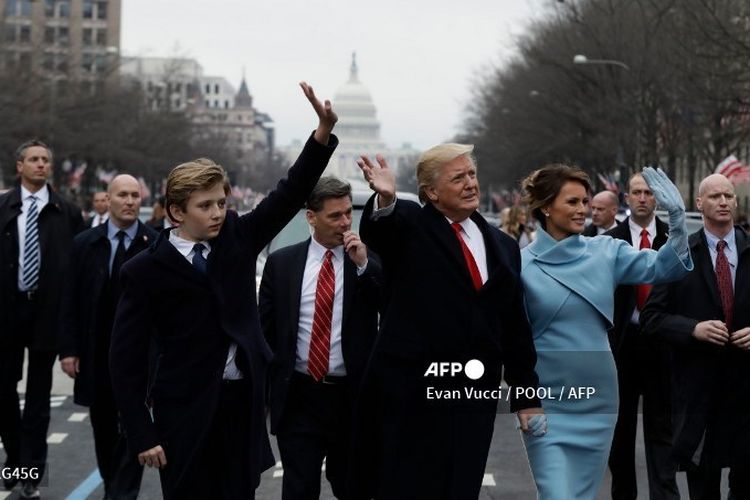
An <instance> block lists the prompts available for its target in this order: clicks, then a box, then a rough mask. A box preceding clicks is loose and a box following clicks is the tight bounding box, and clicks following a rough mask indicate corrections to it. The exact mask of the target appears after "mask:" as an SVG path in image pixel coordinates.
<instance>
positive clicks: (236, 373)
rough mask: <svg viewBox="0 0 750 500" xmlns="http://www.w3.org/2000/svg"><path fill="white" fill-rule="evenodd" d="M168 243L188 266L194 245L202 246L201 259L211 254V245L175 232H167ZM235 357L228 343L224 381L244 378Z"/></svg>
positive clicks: (235, 346)
mask: <svg viewBox="0 0 750 500" xmlns="http://www.w3.org/2000/svg"><path fill="white" fill-rule="evenodd" d="M169 242H170V243H171V244H172V245H174V247H175V248H176V249H177V251H178V252H180V253H181V254H182V256H183V257H185V258H186V259H187V261H188V262H189V263H190V265H191V266H192V265H193V257H194V256H195V251H194V250H193V247H194V246H195V244H196V243H201V244H203V257H204V258H206V259H208V254H209V253H211V244H210V243H209V242H207V241H201V242H197V241H190V240H186V239H184V238H180V237H179V236H177V234H176V232H175V231H170V232H169ZM236 356H237V344H236V343H235V342H230V344H229V352H228V353H227V360H226V362H225V363H224V376H223V378H224V380H239V379H241V378H244V377H243V376H242V370H240V369H239V368H237V363H235V361H234V358H235V357H236Z"/></svg>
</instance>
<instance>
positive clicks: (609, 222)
mask: <svg viewBox="0 0 750 500" xmlns="http://www.w3.org/2000/svg"><path fill="white" fill-rule="evenodd" d="M619 206H620V200H619V199H618V198H617V195H616V194H615V193H613V192H612V191H601V192H599V193H596V196H594V197H593V198H592V199H591V224H589V225H588V226H586V228H585V229H584V230H583V235H584V236H598V235H600V234H604V233H606V232H607V231H609V230H610V229H614V228H615V227H616V226H617V219H615V216H616V215H617V208H618V207H619Z"/></svg>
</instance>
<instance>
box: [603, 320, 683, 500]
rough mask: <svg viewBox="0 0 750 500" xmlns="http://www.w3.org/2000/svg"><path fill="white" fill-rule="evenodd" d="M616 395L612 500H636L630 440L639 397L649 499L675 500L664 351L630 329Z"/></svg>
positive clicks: (619, 363) (618, 359)
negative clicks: (618, 395) (617, 407)
mask: <svg viewBox="0 0 750 500" xmlns="http://www.w3.org/2000/svg"><path fill="white" fill-rule="evenodd" d="M615 361H616V362H617V376H618V385H619V392H620V409H619V413H618V415H617V425H616V426H615V434H614V437H613V439H612V450H611V451H610V454H609V469H610V471H611V472H612V498H613V499H614V500H620V499H628V500H630V499H634V498H637V497H638V487H637V482H636V473H635V438H636V429H637V426H638V407H639V405H638V403H639V399H640V397H641V395H642V396H643V440H644V446H645V449H646V468H647V471H648V485H649V498H651V499H652V500H658V499H679V498H680V494H679V490H678V489H677V482H676V479H675V475H676V472H677V464H676V462H675V461H674V459H673V458H672V456H671V447H672V424H671V414H670V404H669V401H670V391H669V380H670V374H669V358H668V354H667V352H666V350H665V349H664V347H663V345H662V344H660V343H659V342H658V341H656V340H655V339H653V338H651V337H647V336H644V335H643V334H642V333H641V332H640V329H639V328H638V326H636V325H629V326H628V328H627V330H626V333H625V338H624V340H623V344H622V346H621V348H620V351H619V352H618V353H617V354H616V356H615Z"/></svg>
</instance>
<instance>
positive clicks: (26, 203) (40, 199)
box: [16, 184, 49, 292]
mask: <svg viewBox="0 0 750 500" xmlns="http://www.w3.org/2000/svg"><path fill="white" fill-rule="evenodd" d="M32 195H33V196H35V197H36V213H37V214H38V215H39V216H41V215H42V209H43V208H44V207H45V206H46V205H47V203H49V190H48V188H47V185H46V184H45V185H44V187H43V188H42V189H40V190H39V191H37V192H36V193H32V192H31V191H29V190H28V189H26V188H25V187H23V186H21V213H20V214H18V218H17V219H16V221H17V224H18V289H19V290H20V291H22V292H25V291H26V288H25V287H24V284H23V252H24V250H25V249H26V214H28V213H29V207H31V196H32ZM39 220H40V218H37V228H38V224H39ZM39 253H40V255H39V269H40V270H41V268H42V256H41V253H42V234H41V232H40V233H39Z"/></svg>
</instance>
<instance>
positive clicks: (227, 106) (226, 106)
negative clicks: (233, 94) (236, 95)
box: [224, 101, 229, 109]
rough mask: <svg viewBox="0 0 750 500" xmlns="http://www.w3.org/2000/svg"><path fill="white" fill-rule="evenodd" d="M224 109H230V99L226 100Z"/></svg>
mask: <svg viewBox="0 0 750 500" xmlns="http://www.w3.org/2000/svg"><path fill="white" fill-rule="evenodd" d="M224 109H229V101H224Z"/></svg>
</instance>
